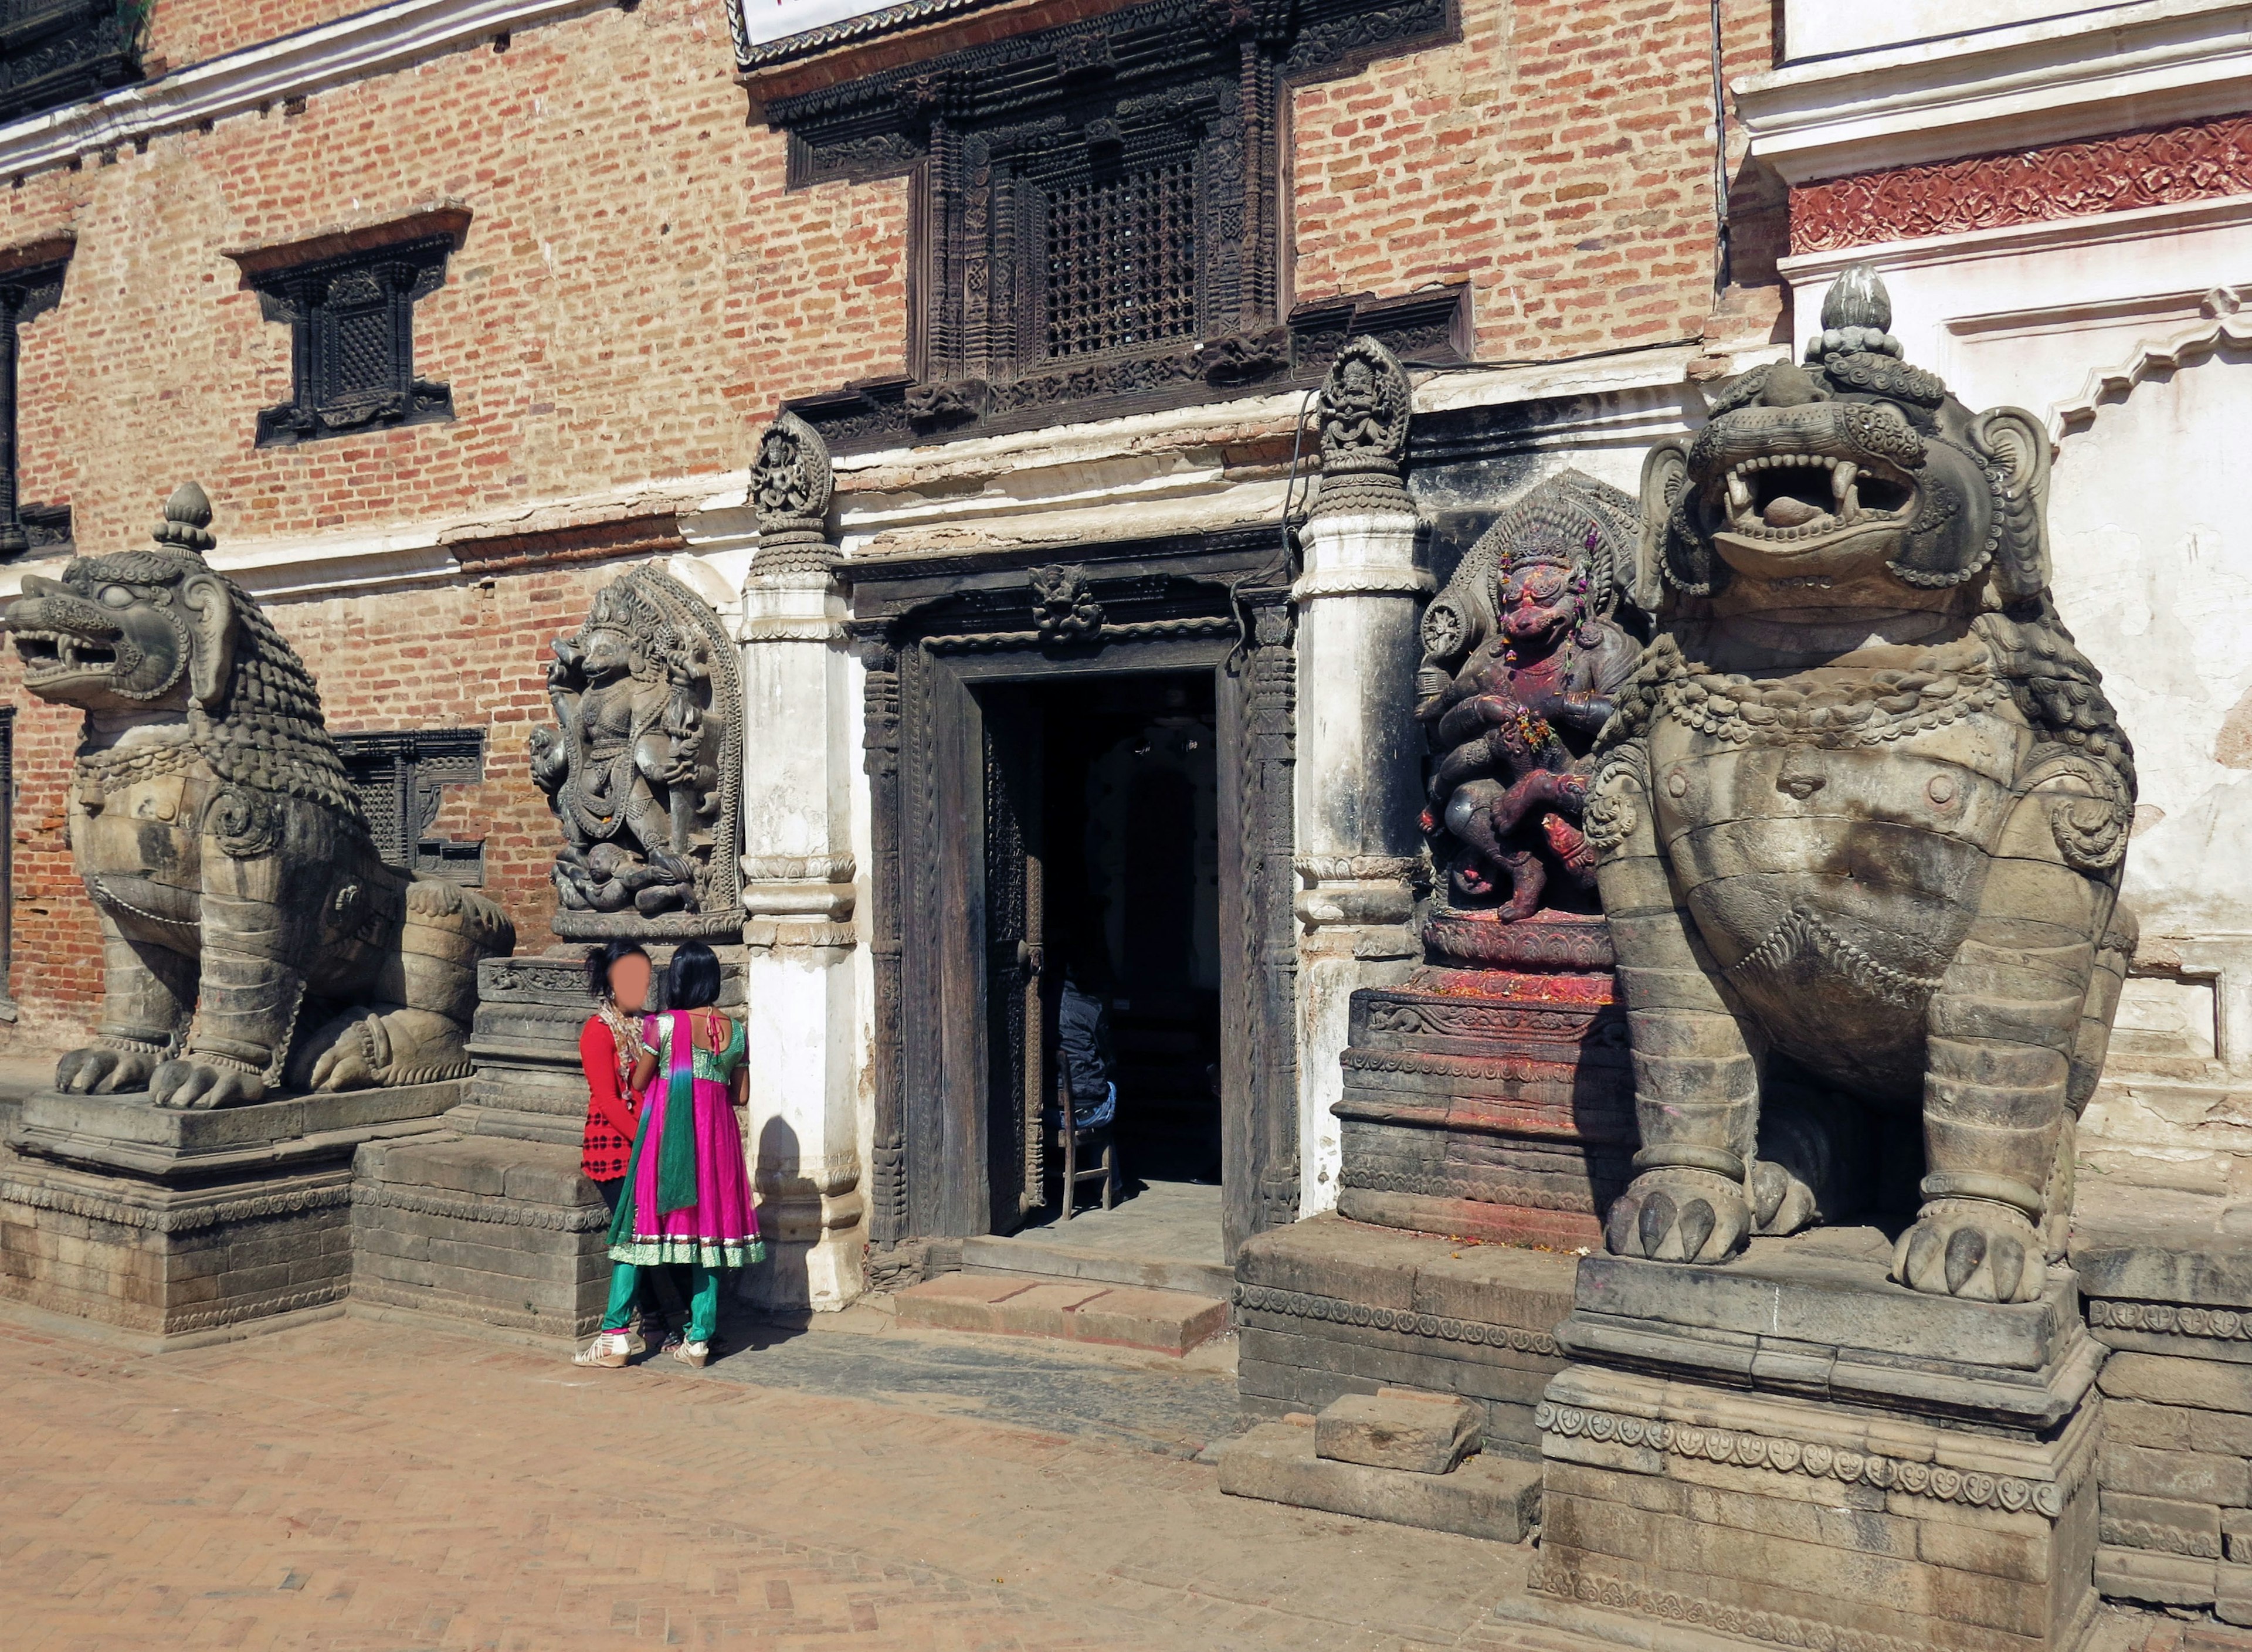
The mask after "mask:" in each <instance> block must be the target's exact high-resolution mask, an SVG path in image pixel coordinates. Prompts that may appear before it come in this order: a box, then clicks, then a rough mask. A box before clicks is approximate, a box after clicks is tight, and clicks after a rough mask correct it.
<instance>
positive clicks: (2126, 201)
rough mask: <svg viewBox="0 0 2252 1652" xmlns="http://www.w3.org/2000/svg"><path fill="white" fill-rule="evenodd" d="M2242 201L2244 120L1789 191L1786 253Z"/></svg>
mask: <svg viewBox="0 0 2252 1652" xmlns="http://www.w3.org/2000/svg"><path fill="white" fill-rule="evenodd" d="M2248 191H2252V115H2234V116H2226V117H2222V118H2220V119H2216V120H2208V121H2187V122H2185V123H2183V124H2181V125H2179V126H2168V127H2158V128H2151V129H2150V130H2146V131H2140V132H2123V133H2118V134H2116V135H2111V136H2109V137H2099V138H2083V139H2080V140H2078V141H2075V142H2067V143H2052V144H2047V145H2044V146H2043V147H2041V148H2039V149H2025V150H2021V151H2019V152H2016V153H2012V154H1999V155H1978V156H1970V157H1969V158H1967V159H1964V160H1958V161H1942V162H1938V163H1934V164H1930V165H1924V166H1900V167H1891V168H1887V169H1885V170H1880V171H1873V172H1858V173H1854V174H1852V175H1850V176H1848V177H1834V178H1825V179H1824V180H1823V181H1821V182H1820V183H1817V184H1800V185H1799V186H1798V187H1797V188H1796V189H1794V190H1792V191H1790V250H1791V251H1792V252H1793V253H1828V252H1838V251H1842V250H1844V249H1845V248H1847V247H1852V246H1870V245H1873V243H1876V242H1879V241H1901V240H1915V239H1922V238H1923V237H1925V236H1930V235H1954V234H1960V233H1963V232H1964V231H1967V230H1984V229H1999V228H2002V227H2005V226H2008V225H2012V224H2038V223H2047V222H2051V221H2053V220H2054V219H2068V218H2087V217H2092V216H2094V215H2096V214H2097V213H2101V212H2125V211H2128V210H2130V209H2131V208H2135V207H2144V206H2164V205H2171V204H2173V203H2176V202H2180V201H2196V200H2209V199H2212V198H2215V197H2218V196H2223V195H2242V194H2244V193H2246V192H2248Z"/></svg>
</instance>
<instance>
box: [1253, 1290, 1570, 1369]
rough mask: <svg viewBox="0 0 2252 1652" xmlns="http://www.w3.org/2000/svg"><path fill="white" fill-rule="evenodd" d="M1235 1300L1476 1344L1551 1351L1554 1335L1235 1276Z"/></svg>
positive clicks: (1319, 1319)
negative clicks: (1282, 1287)
mask: <svg viewBox="0 0 2252 1652" xmlns="http://www.w3.org/2000/svg"><path fill="white" fill-rule="evenodd" d="M1235 1305H1236V1307H1238V1308H1243V1309H1246V1310H1248V1311H1249V1312H1251V1313H1255V1314H1277V1315H1282V1317H1283V1318H1286V1319H1304V1320H1311V1321H1313V1322H1315V1323H1317V1324H1323V1325H1350V1326H1353V1327H1356V1328H1358V1329H1368V1330H1381V1331H1393V1332H1396V1333H1398V1334H1400V1335H1402V1336H1432V1337H1436V1338H1437V1339H1438V1340H1439V1341H1441V1342H1443V1343H1470V1345H1472V1346H1473V1347H1479V1348H1506V1349H1508V1350H1511V1351H1512V1352H1513V1353H1519V1354H1544V1355H1556V1354H1558V1352H1559V1350H1558V1349H1557V1346H1556V1339H1555V1338H1554V1337H1553V1336H1550V1335H1549V1334H1548V1333H1547V1331H1536V1330H1527V1329H1525V1328H1524V1327H1523V1326H1521V1325H1495V1324H1491V1323H1489V1322H1486V1321H1484V1320H1476V1319H1449V1318H1448V1317H1446V1316H1445V1315H1439V1314H1419V1313H1417V1312H1415V1311H1414V1309H1413V1308H1380V1307H1378V1306H1376V1305H1375V1304H1373V1303H1370V1302H1352V1301H1344V1300H1343V1299H1341V1298H1338V1297H1335V1296H1317V1295H1313V1294H1312V1293H1310V1292H1307V1291H1285V1290H1276V1289H1275V1288H1272V1287H1271V1286H1266V1285H1249V1284H1246V1283H1244V1282H1243V1281H1240V1280H1239V1281H1237V1282H1236V1286H1235Z"/></svg>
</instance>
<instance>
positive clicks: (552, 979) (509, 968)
mask: <svg viewBox="0 0 2252 1652" xmlns="http://www.w3.org/2000/svg"><path fill="white" fill-rule="evenodd" d="M714 950H715V951H717V952H718V953H719V961H720V967H721V969H722V972H723V975H722V980H723V985H722V987H721V989H720V995H719V1002H720V1003H721V1005H722V1006H723V1007H725V1008H726V1009H729V1010H733V1011H734V1012H735V1013H736V1014H738V1015H740V1013H741V1010H742V1003H743V954H742V949H741V948H740V947H715V948H714ZM650 954H651V956H652V957H653V958H654V959H655V960H656V961H657V967H658V970H659V982H660V984H661V982H662V971H663V968H664V962H665V961H666V959H667V958H668V957H669V956H670V955H671V947H669V946H664V945H657V944H652V945H651V946H650ZM585 959H586V949H585V948H584V947H577V946H563V947H554V948H552V949H551V950H549V951H548V952H546V953H543V954H532V955H529V956H525V957H516V958H489V959H487V960H486V961H484V963H483V965H482V966H480V968H478V971H477V1018H476V1032H475V1036H474V1037H473V1038H472V1039H471V1040H470V1044H469V1053H470V1055H471V1056H472V1057H474V1058H475V1059H476V1064H477V1065H476V1072H475V1073H473V1074H472V1075H471V1076H470V1078H469V1081H468V1085H467V1092H466V1093H465V1095H464V1096H463V1098H462V1105H460V1106H459V1107H455V1108H454V1109H453V1111H452V1112H450V1113H448V1114H447V1115H446V1117H445V1120H444V1125H445V1132H444V1134H442V1135H436V1136H432V1137H429V1138H427V1139H425V1140H422V1141H418V1142H415V1143H414V1147H413V1150H412V1151H411V1152H392V1151H388V1150H382V1151H371V1152H367V1153H364V1154H362V1155H360V1156H359V1158H358V1162H357V1164H356V1167H355V1169H356V1172H357V1178H358V1179H357V1184H356V1186H355V1188H354V1190H353V1194H352V1197H353V1204H354V1209H353V1217H352V1242H353V1246H354V1252H355V1257H354V1260H353V1264H352V1270H353V1272H352V1295H353V1296H354V1297H355V1298H356V1299H358V1300H361V1301H368V1302H372V1303H377V1304H379V1305H381V1306H384V1307H388V1308H416V1309H420V1310H422V1311H425V1312H428V1313H433V1314H437V1315H443V1316H444V1317H446V1318H448V1319H455V1320H461V1321H466V1322H469V1323H472V1324H478V1325H490V1326H496V1327H499V1328H502V1329H508V1330H514V1331H529V1332H532V1333H534V1334H536V1335H541V1336H587V1335H589V1334H591V1333H592V1332H593V1331H594V1329H596V1328H597V1326H598V1325H599V1324H600V1322H601V1315H602V1306H603V1303H604V1301H605V1300H606V1299H607V1297H608V1293H609V1277H610V1266H609V1262H608V1244H607V1239H606V1234H607V1232H608V1225H609V1222H608V1216H607V1214H606V1213H605V1211H604V1210H603V1207H602V1202H601V1195H599V1194H598V1193H596V1192H595V1191H594V1183H591V1182H589V1181H587V1179H586V1178H585V1177H582V1176H580V1174H579V1149H580V1142H582V1141H583V1139H584V1136H585V1130H586V1121H587V1079H586V1074H585V1073H584V1072H583V1071H581V1069H580V1065H579V1030H580V1028H581V1027H583V1026H584V1025H585V1024H586V1021H587V1017H588V1016H589V1015H590V1014H592V1013H593V1011H594V1005H593V1002H592V1000H590V999H589V998H588V997H587V974H586V965H585Z"/></svg>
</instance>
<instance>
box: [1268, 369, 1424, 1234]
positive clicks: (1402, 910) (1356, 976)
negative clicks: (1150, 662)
mask: <svg viewBox="0 0 2252 1652" xmlns="http://www.w3.org/2000/svg"><path fill="white" fill-rule="evenodd" d="M1322 399H1323V409H1322V448H1323V480H1322V488H1321V492H1320V494H1319V495H1318V496H1317V499H1316V502H1315V506H1314V510H1313V512H1312V515H1311V517H1310V520H1309V521H1308V522H1307V524H1305V527H1304V529H1303V531H1302V532H1301V534H1300V547H1301V552H1302V560H1303V573H1302V574H1301V577H1300V578H1299V580H1298V581H1297V583H1296V585H1295V586H1294V587H1292V588H1291V593H1290V594H1291V597H1292V599H1293V600H1294V601H1295V602H1296V605H1297V609H1298V628H1297V655H1298V658H1297V668H1298V669H1297V684H1298V703H1297V753H1296V756H1297V766H1296V870H1297V873H1298V881H1299V885H1300V887H1299V891H1298V894H1297V898H1296V914H1297V918H1298V923H1299V936H1298V1152H1299V1183H1298V1184H1299V1188H1300V1195H1299V1213H1300V1215H1302V1216H1311V1215H1314V1214H1316V1213H1317V1212H1319V1211H1326V1210H1330V1209H1332V1208H1333V1207H1334V1206H1335V1205H1336V1204H1337V1183H1338V1163H1339V1156H1338V1121H1337V1118H1336V1115H1335V1114H1333V1113H1332V1112H1331V1108H1332V1107H1334V1106H1335V1105H1336V1104H1337V1102H1338V1100H1339V1099H1340V1098H1341V1097H1342V1096H1343V1095H1344V1093H1345V1074H1344V1069H1343V1067H1342V1066H1341V1065H1340V1064H1339V1058H1340V1057H1341V1056H1342V1055H1343V1054H1344V1053H1345V1043H1346V1035H1347V1031H1348V1026H1347V1020H1348V1017H1349V1014H1350V1012H1351V1008H1352V994H1353V992H1354V990H1355V989H1357V988H1360V987H1373V986H1390V985H1393V984H1395V983H1396V982H1400V981H1401V980H1403V979H1405V978H1406V976H1407V975H1408V971H1409V970H1410V969H1411V968H1414V964H1415V962H1416V961H1417V959H1418V958H1419V957H1420V955H1421V954H1420V948H1419V946H1418V943H1417V941H1416V940H1415V937H1414V932H1413V930H1412V928H1411V927H1410V920H1412V919H1413V917H1414V904H1415V898H1414V881H1415V879H1416V878H1417V877H1418V876H1420V874H1421V868H1422V839H1421V833H1420V830H1419V828H1418V824H1417V822H1418V816H1420V814H1421V801H1422V800H1421V754H1422V750H1423V739H1422V732H1421V728H1420V727H1419V725H1417V724H1416V722H1415V719H1414V704H1413V703H1414V681H1415V667H1416V663H1417V662H1418V660H1419V659H1420V658H1421V653H1422V649H1421V643H1420V642H1419V641H1418V638H1417V624H1418V621H1419V620H1420V617H1421V603H1422V600H1423V598H1425V597H1426V596H1428V594H1429V593H1430V592H1431V590H1432V580H1431V576H1430V575H1429V574H1428V573H1426V572H1424V571H1423V570H1422V569H1421V568H1419V567H1418V566H1416V561H1415V553H1416V539H1417V532H1418V528H1419V524H1418V521H1417V518H1416V516H1415V511H1414V505H1413V504H1412V503H1410V501H1409V500H1408V494H1407V490H1406V489H1405V488H1404V487H1403V486H1402V485H1401V481H1400V472H1401V468H1402V466H1403V464H1404V462H1405V459H1406V455H1407V434H1408V380H1407V375H1406V374H1405V373H1404V372H1402V371H1401V369H1400V365H1399V364H1398V363H1397V362H1395V361H1394V360H1393V359H1392V357H1391V356H1390V354H1389V353H1388V352H1387V351H1385V350H1384V348H1383V347H1382V346H1381V345H1380V344H1376V343H1375V342H1374V341H1373V340H1372V339H1356V340H1354V341H1353V343H1352V344H1348V345H1347V346H1346V347H1345V351H1343V352H1341V353H1340V355H1339V357H1338V364H1337V365H1336V366H1335V367H1333V368H1332V369H1331V375H1330V382H1329V384H1328V385H1327V386H1326V387H1325V388H1324V392H1323V398H1322Z"/></svg>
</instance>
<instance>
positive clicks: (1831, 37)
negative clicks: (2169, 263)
mask: <svg viewBox="0 0 2252 1652" xmlns="http://www.w3.org/2000/svg"><path fill="white" fill-rule="evenodd" d="M755 9H756V8H755V5H754V10H755ZM2110 9H2111V8H2110V7H2104V6H2101V5H2100V4H2099V5H2097V6H2090V5H2087V4H2079V5H2075V4H2073V3H2071V0H1891V3H1889V4H1886V5H1865V4H1861V3H1859V0H1784V4H1783V52H1784V54H1785V56H1786V58H1787V59H1788V60H1789V61H1790V62H1792V63H1797V62H1801V61H1803V60H1804V59H1808V58H1825V57H1831V56H1834V55H1836V54H1837V53H1838V52H1869V51H1873V50H1875V49H1876V48H1877V47H1879V46H1889V45H1906V44H1907V43H1908V42H1909V41H1911V40H1930V39H1935V38H1940V37H1943V36H1946V35H1956V34H1968V33H1970V32H1971V31H1972V30H1974V29H1993V28H1998V27H2000V26H2001V25H2002V24H2008V23H2033V22H2036V21H2038V20H2039V19H2040V18H2043V17H2065V16H2068V15H2071V14H2076V13H2080V12H2084V11H2089V10H2110Z"/></svg>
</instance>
